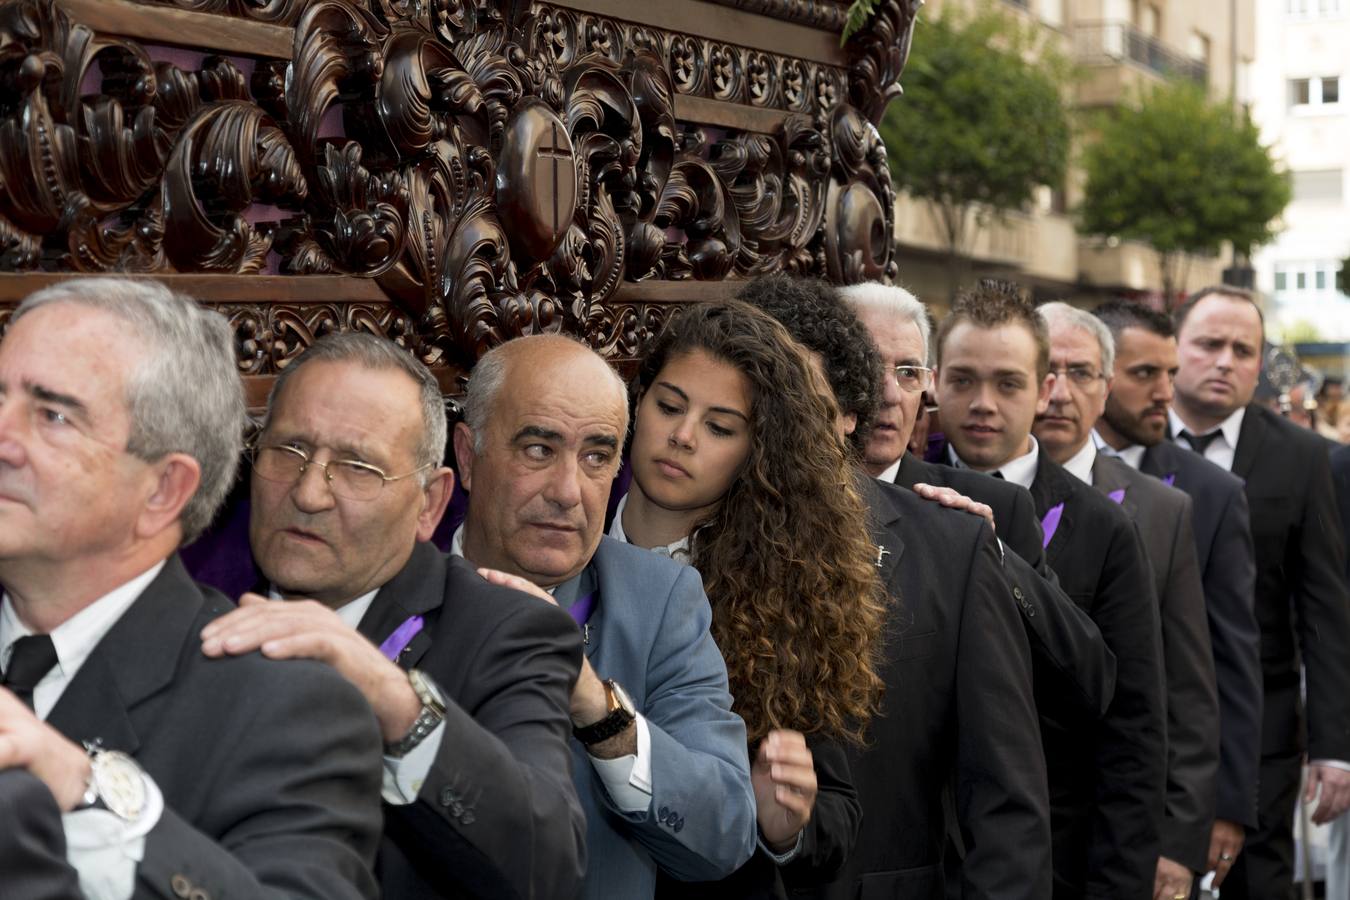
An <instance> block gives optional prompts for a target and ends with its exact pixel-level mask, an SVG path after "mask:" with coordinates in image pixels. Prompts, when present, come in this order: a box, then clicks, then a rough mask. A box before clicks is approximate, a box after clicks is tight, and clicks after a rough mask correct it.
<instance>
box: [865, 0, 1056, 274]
mask: <svg viewBox="0 0 1350 900" xmlns="http://www.w3.org/2000/svg"><path fill="white" fill-rule="evenodd" d="M949 10H950V7H949ZM1040 41H1041V38H1040V37H1039V36H1038V34H1037V33H1036V32H1034V31H1032V30H1029V29H1027V28H1026V27H1025V26H1023V25H1022V24H1021V23H1019V22H1018V21H1017V20H1015V19H1012V18H1010V17H1007V16H1003V15H1000V14H997V13H993V12H985V13H982V14H979V15H976V16H974V17H962V16H959V15H958V14H956V13H954V12H951V11H947V12H944V13H943V14H942V15H940V16H938V17H937V18H936V19H935V20H933V21H930V22H927V23H923V24H921V25H919V26H917V27H916V29H915V33H914V44H913V48H912V50H911V52H910V57H909V62H908V64H907V65H906V66H905V72H904V75H903V77H902V78H901V85H902V86H903V87H904V94H903V95H902V96H901V97H900V98H899V99H898V100H896V102H894V103H892V104H891V105H890V107H889V108H888V109H887V112H886V116H885V118H884V119H883V120H882V123H881V135H882V137H883V139H884V140H885V142H886V152H887V156H888V158H889V160H890V166H891V173H892V176H893V178H894V181H895V184H896V185H897V187H900V188H904V189H907V190H908V191H909V192H910V194H912V195H913V196H915V197H921V198H924V199H927V200H930V201H932V203H933V208H934V214H935V216H936V217H937V224H938V227H939V231H940V232H941V233H942V234H943V236H944V237H945V239H946V243H947V249H948V254H949V258H950V260H951V263H952V265H953V271H952V276H953V278H955V276H956V275H957V268H958V267H959V261H960V260H961V259H962V258H963V257H965V256H966V255H967V249H966V248H967V247H968V246H969V241H970V240H972V239H973V237H974V230H973V229H974V228H977V227H980V226H982V225H984V224H985V223H987V221H988V218H989V216H990V215H991V214H993V215H997V214H999V213H1000V212H1002V211H1006V210H1015V209H1019V208H1022V207H1024V206H1026V205H1027V203H1029V202H1030V200H1031V199H1032V197H1033V195H1034V192H1035V190H1036V188H1037V187H1039V186H1041V185H1057V184H1059V183H1060V182H1061V180H1062V179H1063V177H1064V170H1065V166H1066V164H1067V161H1068V154H1069V142H1070V127H1069V117H1068V113H1067V112H1066V109H1065V105H1064V99H1063V96H1062V95H1063V90H1064V85H1065V83H1066V80H1067V73H1068V66H1067V63H1066V61H1065V60H1063V58H1062V57H1060V56H1058V55H1057V54H1056V53H1054V52H1053V51H1052V50H1050V49H1049V48H1048V47H1046V46H1044V45H1043V44H1041V43H1040Z"/></svg>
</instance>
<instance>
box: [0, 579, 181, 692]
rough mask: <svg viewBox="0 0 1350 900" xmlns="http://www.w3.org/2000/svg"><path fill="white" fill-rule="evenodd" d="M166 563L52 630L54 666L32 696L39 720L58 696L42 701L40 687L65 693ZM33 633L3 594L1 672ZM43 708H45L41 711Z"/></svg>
mask: <svg viewBox="0 0 1350 900" xmlns="http://www.w3.org/2000/svg"><path fill="white" fill-rule="evenodd" d="M165 562H166V560H160V561H159V562H157V563H156V564H155V565H153V566H151V567H150V568H149V569H146V570H145V571H144V572H142V573H141V574H139V575H137V576H136V577H135V578H133V579H131V580H130V581H128V582H126V583H124V584H122V585H121V586H119V587H116V588H113V589H112V590H111V591H109V592H108V593H106V594H104V595H103V596H102V597H100V598H98V599H97V600H95V601H94V602H93V603H91V604H89V605H88V606H86V607H85V608H84V609H82V610H80V611H79V612H77V613H76V614H75V615H73V616H71V617H70V618H69V619H66V620H65V621H64V622H62V623H61V624H60V625H58V626H56V628H54V629H52V632H51V638H52V644H53V646H55V647H56V665H55V666H54V667H53V668H52V670H51V672H49V673H48V674H47V676H46V677H45V678H43V679H42V681H41V682H39V683H38V685H37V687H36V688H35V689H34V692H33V699H34V707H35V708H36V709H37V710H38V714H39V715H40V716H42V717H43V718H45V717H46V713H47V712H49V711H50V710H51V707H53V706H55V705H56V700H57V699H58V698H59V697H60V693H59V692H58V693H56V694H55V695H54V696H49V697H46V698H44V697H43V696H41V695H42V694H46V693H47V692H45V691H43V690H42V689H43V686H44V685H48V683H49V682H51V683H59V685H60V687H61V688H62V689H64V687H65V685H66V684H69V683H70V680H71V679H72V678H74V677H75V674H76V673H77V672H79V671H80V667H81V666H83V665H84V662H85V660H87V659H88V658H89V654H91V653H93V652H94V648H95V647H97V646H98V643H99V641H101V640H103V638H104V636H106V635H107V633H108V632H109V631H110V630H112V627H113V625H115V624H117V620H118V619H120V618H122V614H123V613H125V612H126V611H127V610H128V609H130V608H131V604H133V603H135V602H136V598H137V597H139V596H140V595H141V594H142V593H143V592H144V591H145V589H146V588H147V587H149V586H150V582H152V581H154V580H155V578H156V576H158V575H159V573H160V571H161V570H162V569H163V568H164V563H165ZM33 633H34V632H33V629H31V628H29V627H28V626H27V625H25V624H24V623H23V622H22V621H21V620H20V619H19V616H18V613H16V612H15V611H14V601H13V600H11V599H10V596H9V594H8V593H6V594H5V595H4V599H3V600H2V601H0V668H4V667H5V666H8V665H9V657H10V654H11V653H13V651H14V642H15V641H17V640H18V639H19V638H21V637H27V636H28V635H30V634H33ZM44 699H48V700H49V702H45V703H44V702H42V701H43V700H44ZM43 706H45V707H46V708H45V709H43V708H42V707H43Z"/></svg>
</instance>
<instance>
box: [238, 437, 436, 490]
mask: <svg viewBox="0 0 1350 900" xmlns="http://www.w3.org/2000/svg"><path fill="white" fill-rule="evenodd" d="M249 455H250V457H251V458H252V461H253V471H254V472H256V473H257V474H258V475H259V477H261V478H266V479H267V480H268V481H275V482H277V483H278V484H294V483H295V482H296V481H298V480H299V479H300V477H301V476H302V475H304V474H305V472H306V470H308V469H309V467H310V466H318V467H319V468H320V469H322V470H323V474H324V478H325V480H327V482H328V487H329V489H330V490H331V491H332V492H333V493H334V494H335V495H336V496H338V497H343V498H345V499H347V500H374V499H375V498H376V497H377V496H379V493H380V488H382V487H384V485H385V483H386V482H389V481H401V480H403V479H404V478H411V477H412V476H413V475H416V474H417V473H418V472H421V471H423V470H424V469H430V468H432V465H431V464H430V463H428V464H427V465H425V466H418V467H417V468H416V469H413V470H412V471H411V472H406V473H404V474H403V475H386V474H384V470H383V469H381V468H380V467H379V466H372V465H371V464H370V463H364V462H361V461H360V460H355V459H330V460H329V461H328V462H326V463H321V462H319V461H318V460H316V459H314V458H312V457H311V456H310V455H309V454H308V453H306V452H305V451H304V450H301V449H300V448H299V447H291V446H289V445H286V444H267V445H264V446H262V447H253V448H251V449H250V450H249Z"/></svg>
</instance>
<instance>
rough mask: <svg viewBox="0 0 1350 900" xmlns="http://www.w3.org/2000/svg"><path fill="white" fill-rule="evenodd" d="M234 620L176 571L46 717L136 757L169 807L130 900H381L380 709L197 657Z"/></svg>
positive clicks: (137, 605) (271, 664) (245, 660)
mask: <svg viewBox="0 0 1350 900" xmlns="http://www.w3.org/2000/svg"><path fill="white" fill-rule="evenodd" d="M230 609H233V604H231V603H230V602H229V601H228V600H226V599H225V597H224V596H222V595H220V594H218V593H217V592H215V591H213V590H210V589H209V588H203V587H201V586H199V585H197V584H195V583H194V582H193V581H192V580H191V579H190V578H188V575H187V572H186V571H185V570H184V569H183V565H182V563H181V562H179V560H178V557H177V556H174V557H170V558H169V560H168V562H167V564H166V565H165V567H164V569H163V570H162V571H161V572H160V574H159V575H158V576H157V577H156V578H155V580H154V581H152V582H151V583H150V586H149V587H147V588H146V589H145V591H144V592H143V593H142V594H141V596H140V597H139V598H138V599H137V600H136V601H135V602H134V603H133V604H132V605H131V607H130V608H129V609H128V610H127V611H126V612H125V613H123V615H122V617H121V618H120V619H119V620H118V621H117V623H116V624H115V625H113V627H112V629H111V630H109V632H108V633H107V635H106V636H105V637H104V638H103V640H102V641H100V642H99V643H98V646H96V647H95V648H94V651H93V652H92V653H91V654H90V655H89V658H88V659H86V660H85V662H84V665H83V666H82V667H81V668H80V670H79V672H78V673H77V674H76V676H75V678H74V679H73V680H72V681H71V682H70V684H68V685H67V686H66V688H65V691H64V692H63V693H62V694H61V699H60V700H59V701H57V704H56V706H55V707H53V708H52V711H51V714H50V715H49V716H48V717H47V723H48V724H49V725H51V726H53V727H54V728H56V729H57V730H58V731H60V732H61V733H62V734H64V735H65V736H66V737H68V738H70V739H71V740H73V741H76V742H83V741H91V742H92V741H94V740H99V741H101V743H102V745H103V746H104V747H105V748H107V749H110V750H121V751H123V752H125V753H129V754H131V755H132V756H134V757H135V758H136V760H137V761H138V762H139V763H140V765H141V766H142V767H143V768H144V769H145V771H146V772H147V773H148V774H149V775H150V777H151V778H152V779H153V780H154V782H155V784H156V785H157V786H158V787H159V790H160V792H161V793H162V794H163V796H164V807H165V808H164V813H163V815H162V816H161V817H160V819H159V822H158V824H156V825H155V827H154V828H153V829H152V830H151V831H150V833H149V834H148V835H147V836H146V842H145V857H144V859H142V861H141V863H140V865H139V866H138V867H137V872H136V875H137V879H136V887H135V893H134V895H133V896H134V897H135V898H138V900H146V898H163V900H170V898H177V897H181V896H184V894H183V891H184V890H186V891H187V892H188V893H193V892H195V891H201V892H202V893H200V894H194V896H210V897H236V896H237V897H249V898H258V900H264V898H267V900H273V898H274V900H281V898H283V897H284V898H287V900H295V898H301V897H304V898H313V900H335V898H360V897H365V898H373V897H375V896H377V892H376V888H375V880H374V878H373V877H372V874H371V864H372V863H373V861H374V858H375V850H376V847H377V846H378V841H379V832H380V809H379V791H380V732H379V727H378V725H377V724H376V722H375V719H374V716H373V715H372V713H371V711H370V707H369V706H368V705H367V704H366V701H365V699H364V698H363V697H362V696H361V694H360V693H359V692H358V691H357V690H356V688H354V687H352V686H351V685H350V684H348V683H347V681H346V680H345V679H343V678H342V677H341V676H339V675H338V674H337V673H336V672H334V671H333V670H332V669H331V668H329V667H328V666H325V665H322V664H320V663H316V662H310V661H308V660H292V661H285V662H279V661H273V660H268V659H264V658H263V657H262V656H261V655H259V654H256V653H253V654H248V655H246V656H235V657H226V658H223V659H208V658H207V657H205V656H204V655H202V651H201V640H200V637H199V635H200V633H201V630H202V628H204V627H205V626H206V624H207V623H208V622H210V621H211V620H212V619H214V618H216V617H217V616H219V615H221V614H223V613H225V612H228V611H229V610H230Z"/></svg>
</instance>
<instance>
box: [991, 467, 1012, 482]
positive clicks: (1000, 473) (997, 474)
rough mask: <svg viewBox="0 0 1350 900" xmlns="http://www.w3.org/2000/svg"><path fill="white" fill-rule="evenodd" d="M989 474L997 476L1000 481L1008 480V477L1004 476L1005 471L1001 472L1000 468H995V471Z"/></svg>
mask: <svg viewBox="0 0 1350 900" xmlns="http://www.w3.org/2000/svg"><path fill="white" fill-rule="evenodd" d="M989 474H990V475H993V476H994V477H995V478H997V479H998V480H999V481H1007V480H1008V479H1006V478H1004V477H1003V473H1002V472H1000V471H999V470H998V469H995V470H994V471H992V472H990V473H989Z"/></svg>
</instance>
